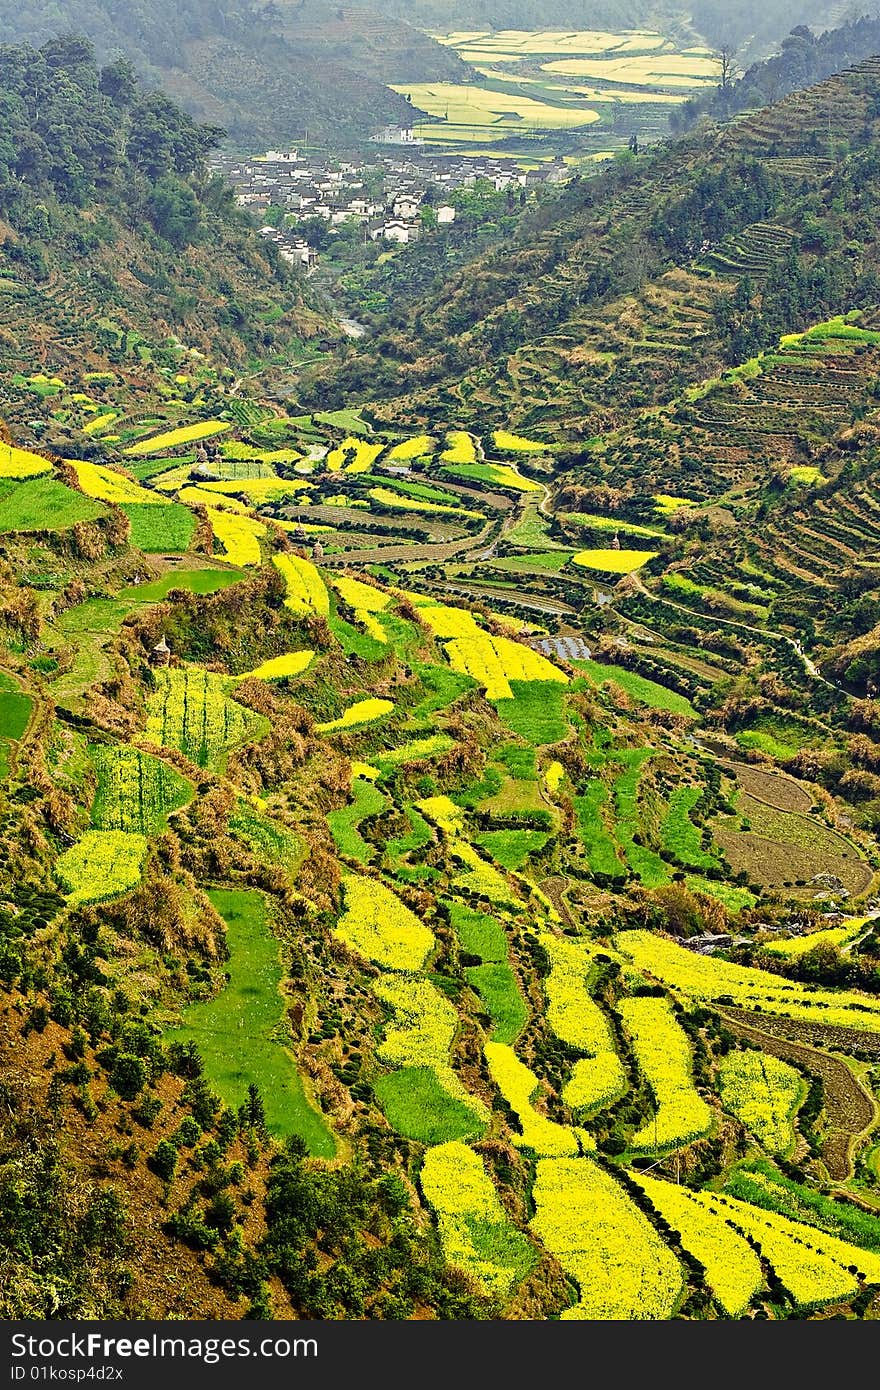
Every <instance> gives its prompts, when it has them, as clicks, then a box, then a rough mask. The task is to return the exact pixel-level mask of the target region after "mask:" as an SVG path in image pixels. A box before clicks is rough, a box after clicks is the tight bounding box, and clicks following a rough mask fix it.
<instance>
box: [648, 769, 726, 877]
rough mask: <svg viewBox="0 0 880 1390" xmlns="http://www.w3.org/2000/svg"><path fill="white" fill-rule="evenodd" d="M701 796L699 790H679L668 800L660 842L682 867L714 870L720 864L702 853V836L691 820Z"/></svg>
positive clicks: (680, 788) (712, 856)
mask: <svg viewBox="0 0 880 1390" xmlns="http://www.w3.org/2000/svg"><path fill="white" fill-rule="evenodd" d="M701 795H702V792H701V791H700V788H699V787H676V789H675V791H674V792H673V793H672V795H671V796H670V798H669V811H668V813H667V815H666V819H665V820H664V821H663V824H662V825H661V826H660V841H661V844H662V845H663V848H664V849H665V850H666V851H667V852H668V853H669V854H671V855H672V856H673V858H674V859H676V860H677V861H678V863H679V864H684V865H685V866H686V867H687V868H689V869H714V868H717V867H718V862H719V861H718V859H717V858H716V856H715V855H714V854H708V853H707V852H706V851H705V850H704V849H703V847H702V842H701V839H700V832H699V830H698V829H697V827H696V826H695V825H694V823H693V821H692V820H691V819H690V813H691V811H692V810H693V809H694V806H695V805H696V804H697V802H698V801H699V799H700V797H701Z"/></svg>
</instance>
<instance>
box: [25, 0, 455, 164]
mask: <svg viewBox="0 0 880 1390" xmlns="http://www.w3.org/2000/svg"><path fill="white" fill-rule="evenodd" d="M334 15H335V9H334V10H333V11H327V10H325V9H324V8H323V6H321V5H320V4H312V5H311V6H310V8H309V9H308V11H306V12H305V13H303V14H302V15H301V16H300V14H299V12H297V14H296V16H294V17H293V18H292V19H291V18H290V16H288V15H286V14H285V13H284V11H283V9H282V10H281V12H280V13H278V14H277V15H276V13H275V12H273V11H272V9H271V7H264V6H262V5H261V4H258V3H256V0H224V3H222V4H220V5H218V4H216V3H214V2H213V0H195V2H194V3H188V4H187V5H178V4H176V3H174V0H157V3H146V0H131V3H127V4H125V5H118V4H114V3H112V0H98V3H93V0H63V3H57V4H53V5H51V6H46V5H45V4H43V3H42V0H40V3H36V4H34V3H31V0H25V3H24V4H21V5H19V4H14V3H12V0H0V34H2V36H3V38H4V40H5V41H7V42H8V41H13V40H15V41H24V42H28V43H37V44H39V43H42V42H43V41H44V40H45V39H47V38H49V37H52V36H57V35H58V34H65V33H71V32H75V33H82V34H85V35H86V36H87V37H88V38H89V39H91V40H92V42H93V43H94V44H95V45H96V48H97V51H98V54H99V56H100V58H101V60H106V59H113V58H116V57H117V56H118V55H120V54H123V55H125V56H126V57H128V58H129V59H131V61H132V62H134V63H135V65H136V66H137V68H138V70H139V71H140V72H141V74H142V75H143V76H144V77H145V78H147V79H148V80H149V81H151V82H152V83H155V84H160V85H161V86H162V87H163V88H164V89H165V90H166V91H167V92H168V93H170V94H171V95H172V96H173V97H174V98H175V99H176V100H178V101H180V102H181V103H182V104H183V105H184V106H185V107H186V109H187V110H188V111H191V112H192V113H193V114H194V115H195V116H196V117H197V118H198V119H200V120H207V121H210V122H212V123H214V124H216V125H220V126H222V127H223V128H224V129H225V130H227V131H228V132H229V134H230V135H231V137H232V138H233V139H235V140H238V141H241V142H243V143H245V144H248V145H250V146H251V147H253V146H254V145H259V144H260V143H263V144H268V143H276V142H278V141H282V142H284V141H287V142H293V141H296V140H301V139H302V138H303V135H304V133H305V131H306V130H308V131H309V132H310V134H311V136H312V138H314V139H317V140H322V139H328V138H329V139H332V140H333V141H334V142H336V143H337V144H339V143H342V144H344V143H346V142H351V141H356V140H360V139H365V138H367V137H369V136H370V135H371V134H372V133H373V132H374V130H375V129H376V128H377V127H379V126H381V125H382V124H384V123H386V122H393V121H395V120H397V121H401V120H405V119H406V118H407V115H408V112H409V109H410V108H409V107H408V106H407V103H406V102H405V101H404V100H403V98H402V97H399V96H397V94H396V93H395V92H392V91H390V90H389V89H388V88H387V87H386V86H385V76H386V67H387V55H389V54H392V53H393V52H394V51H395V50H396V51H399V52H400V53H401V54H408V53H409V54H411V55H413V56H412V57H411V59H410V60H409V61H414V62H416V64H417V67H418V70H419V71H420V72H422V71H423V72H424V76H425V78H433V77H438V78H439V77H449V76H451V77H454V76H455V75H456V74H457V73H459V72H461V71H466V69H465V67H464V64H462V63H461V62H460V60H458V59H457V58H456V57H455V55H453V54H450V53H449V52H448V51H447V50H445V49H443V48H442V47H441V46H440V45H439V44H434V43H433V42H432V41H430V40H428V39H426V38H423V37H422V36H420V35H414V34H413V35H411V36H406V34H405V26H404V25H402V24H401V23H398V22H397V21H389V22H387V23H386V24H385V25H384V26H382V25H381V24H380V25H379V26H377V25H376V24H375V23H373V24H372V25H370V24H369V23H368V21H367V19H366V17H359V12H352V14H351V15H350V16H349V18H348V20H347V21H346V23H345V25H340V24H339V23H338V22H336V21H335V20H334V18H333V16H334ZM325 20H326V24H325ZM301 27H302V28H304V30H305V36H304V40H303V42H302V43H300V42H298V36H299V33H300V29H301Z"/></svg>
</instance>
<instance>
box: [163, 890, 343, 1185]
mask: <svg viewBox="0 0 880 1390" xmlns="http://www.w3.org/2000/svg"><path fill="white" fill-rule="evenodd" d="M208 896H209V897H210V899H211V902H212V903H213V904H214V906H215V908H216V909H217V911H218V912H219V913H220V915H221V917H222V918H223V920H224V921H225V923H226V942H227V946H228V948H229V960H228V962H227V965H226V969H227V971H228V974H229V984H228V985H227V986H226V988H225V989H223V990H221V992H220V994H218V995H217V997H216V998H215V999H210V1000H208V1001H207V1002H205V1003H198V1004H190V1005H189V1006H188V1007H187V1008H186V1009H184V1011H183V1025H182V1026H181V1027H180V1028H174V1029H171V1030H170V1031H169V1032H168V1033H167V1034H166V1041H167V1042H195V1043H196V1045H197V1046H198V1049H199V1052H200V1053H201V1056H202V1060H203V1062H204V1064H205V1075H206V1078H207V1080H208V1081H209V1083H210V1084H211V1086H212V1087H213V1088H214V1090H216V1091H217V1093H218V1095H219V1096H220V1097H221V1098H222V1099H223V1100H224V1101H225V1102H226V1104H227V1105H229V1106H232V1107H234V1108H237V1107H238V1106H239V1105H241V1104H242V1102H243V1101H245V1100H246V1099H247V1088H248V1086H249V1085H250V1083H251V1082H254V1083H255V1084H256V1085H257V1086H258V1087H259V1088H260V1094H261V1095H262V1097H263V1103H264V1105H265V1107H266V1121H267V1124H268V1126H269V1129H270V1130H271V1131H272V1133H273V1134H276V1135H286V1134H298V1135H299V1136H300V1137H301V1138H302V1139H303V1140H304V1141H305V1143H306V1144H307V1145H308V1150H309V1153H311V1154H313V1155H314V1156H315V1157H317V1158H333V1157H334V1155H335V1153H336V1143H335V1141H334V1139H333V1135H332V1134H331V1133H330V1131H329V1129H328V1128H327V1126H326V1124H325V1123H324V1120H323V1119H322V1118H321V1116H320V1115H319V1114H318V1113H317V1111H316V1110H314V1109H313V1108H312V1107H311V1105H310V1104H309V1102H308V1100H307V1099H306V1095H305V1091H304V1090H303V1085H302V1081H301V1080H300V1077H299V1072H298V1071H297V1068H296V1063H295V1062H294V1059H293V1056H292V1055H291V1053H290V1052H289V1051H288V1050H287V1048H286V1047H285V1046H284V1044H283V1043H282V1042H279V1041H278V1040H277V1039H276V1036H275V1034H276V1030H278V1029H279V1028H280V1027H281V1025H282V1023H283V1020H284V1009H285V1005H284V1000H283V999H282V996H281V994H280V992H279V986H280V984H281V979H282V975H283V972H282V969H281V962H280V959H279V952H278V942H277V941H276V940H275V937H274V936H273V935H272V931H271V928H270V926H269V922H268V920H267V916H266V905H265V902H264V900H263V897H262V896H261V894H259V893H256V892H253V891H251V890H239V889H223V888H217V889H213V890H212V891H211V892H210V893H209V895H208Z"/></svg>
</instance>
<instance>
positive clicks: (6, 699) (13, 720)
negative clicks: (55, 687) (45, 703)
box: [0, 687, 34, 739]
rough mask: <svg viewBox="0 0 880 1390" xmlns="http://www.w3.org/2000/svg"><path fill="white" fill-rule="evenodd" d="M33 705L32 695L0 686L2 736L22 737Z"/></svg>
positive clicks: (0, 726)
mask: <svg viewBox="0 0 880 1390" xmlns="http://www.w3.org/2000/svg"><path fill="white" fill-rule="evenodd" d="M33 707H34V702H33V700H32V699H31V697H30V695H25V694H24V693H23V692H22V691H19V690H6V689H3V688H2V687H0V738H11V739H18V738H21V736H22V734H23V733H24V731H25V729H26V728H27V726H28V720H29V719H30V717H31V710H32V709H33Z"/></svg>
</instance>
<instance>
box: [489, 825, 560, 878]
mask: <svg viewBox="0 0 880 1390" xmlns="http://www.w3.org/2000/svg"><path fill="white" fill-rule="evenodd" d="M549 838H550V837H549V835H546V834H545V833H544V832H543V831H541V830H486V831H485V832H484V833H483V834H482V835H478V836H477V837H476V842H477V844H479V845H482V847H483V849H484V850H486V852H487V853H488V854H490V855H491V856H492V858H493V859H494V860H495V862H496V864H500V865H501V867H502V868H503V869H518V868H520V866H521V865H522V864H524V863H525V862H526V860H527V859H528V858H529V856H530V855H532V854H537V853H538V851H539V850H541V849H543V848H544V846H545V845H546V843H547V841H548V840H549Z"/></svg>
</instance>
